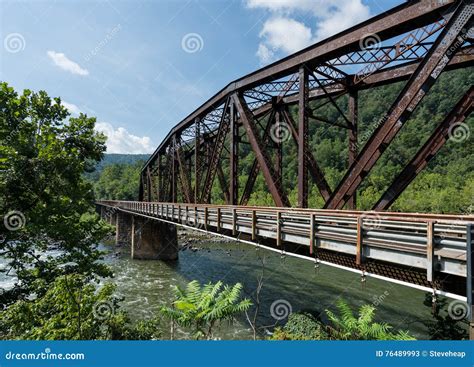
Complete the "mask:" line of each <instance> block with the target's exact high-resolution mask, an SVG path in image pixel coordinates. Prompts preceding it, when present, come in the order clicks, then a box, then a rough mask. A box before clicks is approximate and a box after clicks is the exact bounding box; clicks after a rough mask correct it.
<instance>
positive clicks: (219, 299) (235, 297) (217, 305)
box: [161, 280, 252, 339]
mask: <svg viewBox="0 0 474 367" xmlns="http://www.w3.org/2000/svg"><path fill="white" fill-rule="evenodd" d="M241 291H242V284H240V283H237V284H235V285H234V286H232V287H230V286H228V285H225V286H223V284H222V282H217V283H215V284H212V283H208V284H206V285H204V286H203V287H201V285H200V284H199V282H198V281H196V280H193V281H192V282H190V283H188V285H187V286H186V288H185V289H181V288H180V287H175V296H176V300H175V301H174V302H173V305H172V306H171V307H168V306H165V307H162V308H161V313H162V314H163V315H164V316H165V317H167V318H168V319H170V320H171V323H172V337H173V329H174V327H173V326H174V323H176V324H178V325H179V326H181V327H185V328H189V329H190V330H191V332H192V334H193V337H194V338H196V339H201V338H206V339H212V333H213V328H214V326H215V325H216V324H218V323H219V322H221V321H223V320H229V321H232V320H233V319H234V317H235V316H236V315H237V314H239V313H243V312H245V311H246V310H248V309H249V307H250V306H251V305H252V303H251V302H250V300H248V299H243V300H240V293H241Z"/></svg>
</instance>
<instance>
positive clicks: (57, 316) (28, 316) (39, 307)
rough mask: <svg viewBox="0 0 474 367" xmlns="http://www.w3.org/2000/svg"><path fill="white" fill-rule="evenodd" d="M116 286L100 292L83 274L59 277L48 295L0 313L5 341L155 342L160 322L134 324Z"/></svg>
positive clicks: (1, 335)
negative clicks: (109, 340)
mask: <svg viewBox="0 0 474 367" xmlns="http://www.w3.org/2000/svg"><path fill="white" fill-rule="evenodd" d="M114 290H115V286H114V285H113V284H111V283H108V284H105V285H104V286H102V287H101V288H100V289H99V290H96V287H95V286H94V285H93V284H91V283H90V282H88V281H87V279H85V278H84V277H82V276H79V275H64V276H61V277H58V278H57V279H56V280H55V281H54V282H53V284H52V285H51V286H50V287H49V288H48V291H47V292H46V294H45V295H44V296H42V297H40V298H36V299H34V300H20V301H17V302H16V303H14V304H13V305H11V306H10V307H8V309H7V310H6V311H4V312H2V313H1V314H0V337H1V338H2V339H28V340H45V339H46V340H78V339H79V340H81V339H87V340H90V339H114V340H120V339H152V338H158V337H159V336H160V333H159V329H158V323H159V321H158V319H152V320H148V321H141V322H139V323H137V324H135V325H132V324H131V322H130V320H129V318H128V316H127V314H126V313H125V312H123V311H121V310H120V309H119V308H120V300H119V299H117V298H116V297H114Z"/></svg>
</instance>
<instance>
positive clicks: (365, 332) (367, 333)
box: [326, 299, 414, 340]
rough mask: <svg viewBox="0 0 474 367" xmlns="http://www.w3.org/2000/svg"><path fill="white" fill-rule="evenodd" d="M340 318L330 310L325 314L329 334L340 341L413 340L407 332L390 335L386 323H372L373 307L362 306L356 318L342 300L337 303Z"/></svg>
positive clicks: (388, 326) (389, 327) (389, 328)
mask: <svg viewBox="0 0 474 367" xmlns="http://www.w3.org/2000/svg"><path fill="white" fill-rule="evenodd" d="M336 306H337V309H338V311H339V313H340V316H337V315H336V314H334V313H333V312H332V311H330V310H326V314H327V316H328V318H329V320H330V321H331V326H330V334H331V335H332V337H334V338H336V339H340V340H413V339H414V338H413V337H411V336H410V335H409V334H408V332H406V331H399V332H397V333H392V332H391V331H390V330H391V329H392V327H391V326H390V325H388V324H386V323H377V322H374V316H375V307H374V306H372V305H363V306H361V307H360V309H359V314H358V316H357V317H356V316H354V314H353V312H352V310H351V308H350V307H349V305H348V304H347V303H346V302H344V301H343V300H341V299H339V300H338V301H337V305H336Z"/></svg>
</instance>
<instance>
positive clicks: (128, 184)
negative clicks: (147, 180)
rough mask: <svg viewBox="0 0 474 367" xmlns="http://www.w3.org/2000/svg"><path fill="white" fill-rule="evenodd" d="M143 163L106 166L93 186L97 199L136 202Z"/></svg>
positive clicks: (140, 161)
mask: <svg viewBox="0 0 474 367" xmlns="http://www.w3.org/2000/svg"><path fill="white" fill-rule="evenodd" d="M143 164H144V161H142V160H139V161H137V162H134V163H133V164H126V163H115V164H111V165H109V166H106V167H105V168H104V169H103V170H102V172H101V174H100V177H99V180H98V181H97V182H95V184H94V191H95V195H96V197H97V199H105V200H137V199H138V186H139V185H138V184H139V180H140V171H141V168H142V166H143Z"/></svg>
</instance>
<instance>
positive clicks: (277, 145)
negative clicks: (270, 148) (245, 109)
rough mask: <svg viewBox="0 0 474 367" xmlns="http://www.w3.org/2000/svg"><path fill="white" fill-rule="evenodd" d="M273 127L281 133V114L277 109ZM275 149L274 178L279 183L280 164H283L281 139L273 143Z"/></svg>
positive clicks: (281, 170) (280, 174)
mask: <svg viewBox="0 0 474 367" xmlns="http://www.w3.org/2000/svg"><path fill="white" fill-rule="evenodd" d="M275 125H276V131H281V129H282V126H281V125H282V124H281V113H280V110H279V109H278V110H277V111H276V112H275ZM275 149H276V159H275V176H276V178H277V179H278V180H280V181H281V178H282V174H283V169H282V164H283V156H282V154H283V142H282V141H281V139H278V140H277V141H276V142H275Z"/></svg>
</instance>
